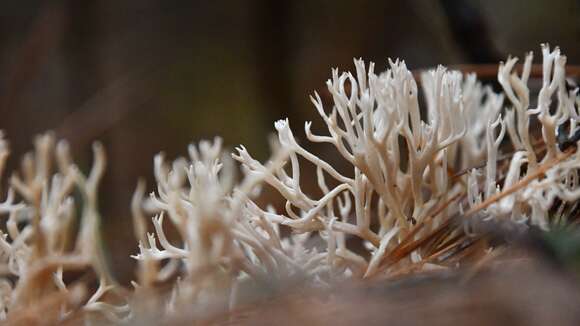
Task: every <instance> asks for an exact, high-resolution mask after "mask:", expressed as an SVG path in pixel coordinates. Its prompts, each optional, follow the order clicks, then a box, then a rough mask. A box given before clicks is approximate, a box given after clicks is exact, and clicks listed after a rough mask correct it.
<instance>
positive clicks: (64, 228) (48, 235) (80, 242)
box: [0, 134, 129, 323]
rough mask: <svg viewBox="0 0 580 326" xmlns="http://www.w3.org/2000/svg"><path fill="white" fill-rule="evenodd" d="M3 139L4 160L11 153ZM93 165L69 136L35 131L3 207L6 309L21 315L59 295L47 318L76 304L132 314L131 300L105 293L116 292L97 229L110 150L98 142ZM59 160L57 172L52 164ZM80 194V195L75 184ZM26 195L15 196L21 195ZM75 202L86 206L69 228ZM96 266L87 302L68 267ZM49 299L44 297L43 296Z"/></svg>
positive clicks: (115, 316)
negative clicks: (85, 165) (75, 159)
mask: <svg viewBox="0 0 580 326" xmlns="http://www.w3.org/2000/svg"><path fill="white" fill-rule="evenodd" d="M7 151H8V149H7V145H6V143H5V141H4V140H2V141H0V152H1V153H0V161H1V162H0V165H3V163H4V161H5V159H6V156H7V154H8V152H7ZM94 159H95V161H94V165H93V168H92V170H91V173H90V175H89V177H88V178H85V177H84V176H83V175H82V173H81V172H80V171H79V169H78V168H77V167H76V166H75V165H74V164H73V163H72V160H71V158H70V154H69V150H68V146H67V144H66V143H65V142H59V143H58V144H55V140H54V137H53V136H52V135H50V134H47V135H43V136H39V137H37V139H36V141H35V150H34V152H32V153H29V154H27V155H25V156H24V159H23V160H22V168H21V173H20V174H16V173H14V174H13V175H12V177H11V179H10V188H9V189H8V194H7V199H6V201H5V202H4V203H3V204H2V205H1V209H0V213H1V214H3V215H7V221H6V230H7V234H4V233H2V234H1V237H0V245H1V251H2V255H1V260H0V268H1V273H2V274H1V275H0V280H1V284H2V286H1V287H0V289H1V291H2V293H1V295H0V297H2V298H3V300H2V307H1V309H2V316H1V317H3V318H4V319H8V320H12V319H13V318H17V316H18V311H21V310H23V309H26V308H27V307H29V306H34V305H36V304H43V302H44V301H46V300H48V299H49V298H51V296H50V294H51V293H52V295H53V296H60V298H61V299H60V300H59V301H58V304H57V307H56V308H57V309H55V311H57V312H58V313H57V314H55V315H47V316H46V320H51V321H52V322H55V323H56V322H58V321H59V320H63V319H64V318H66V316H67V315H68V314H69V313H70V311H72V310H75V309H81V310H83V311H85V312H86V313H87V314H95V315H107V316H108V317H110V319H112V320H115V321H120V320H122V319H124V318H127V317H128V316H129V311H128V306H126V305H125V306H122V305H121V306H116V305H113V304H107V303H106V302H104V301H103V300H105V295H106V294H107V295H108V294H113V293H115V292H116V290H117V289H116V288H117V287H116V283H115V282H114V280H113V278H112V277H111V276H110V274H109V272H108V269H107V267H106V264H105V262H104V259H103V254H102V252H101V242H100V239H99V236H98V232H99V215H98V213H97V211H98V210H97V201H96V198H97V197H96V196H97V192H98V184H99V181H100V179H101V178H102V175H103V173H104V169H105V153H104V150H103V148H102V146H101V145H100V144H96V145H95V146H94ZM55 163H56V166H57V167H56V172H53V170H54V169H53V165H55ZM77 190H78V191H80V193H81V194H82V196H83V200H82V201H81V202H80V203H75V199H74V197H73V193H74V191H77ZM17 197H18V198H20V199H21V202H18V203H16V202H15V200H16V198H17ZM76 205H79V207H81V208H82V213H81V222H80V225H79V230H80V231H79V232H78V234H77V235H76V238H74V237H73V234H71V231H72V224H73V223H74V219H75V211H76V207H77V206H76ZM91 269H92V270H93V271H94V272H95V274H96V275H97V277H98V278H99V284H100V285H99V291H97V293H95V294H94V295H93V297H92V298H91V299H90V300H89V302H88V303H87V304H83V303H82V302H83V300H84V299H86V298H85V297H84V296H83V295H82V294H80V293H81V292H79V291H80V290H79V286H80V285H79V284H76V283H74V282H71V280H67V279H65V278H64V276H63V275H64V273H65V272H70V271H78V272H83V271H86V270H91ZM43 300H44V301H43Z"/></svg>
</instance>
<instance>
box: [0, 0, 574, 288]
mask: <svg viewBox="0 0 580 326" xmlns="http://www.w3.org/2000/svg"><path fill="white" fill-rule="evenodd" d="M516 3H517V2H516V1H512V2H507V3H506V1H500V0H491V1H490V0H487V1H483V0H478V1H476V0H470V1H459V0H442V1H432V0H412V1H341V0H333V1H271V0H248V1H191V0H190V1H183V0H182V1H178V0H139V1H114V0H82V1H79V0H53V1H46V0H42V1H41V0H19V1H14V0H12V1H10V0H5V1H2V5H1V6H0V8H1V9H0V129H3V130H4V131H5V133H6V135H7V138H8V139H9V141H10V143H11V148H12V156H11V159H10V161H9V165H10V166H9V168H10V167H12V168H13V167H16V166H17V164H18V158H19V157H20V156H21V155H22V154H23V153H24V152H26V151H28V150H30V148H31V143H32V139H33V137H34V135H36V134H39V133H42V132H44V131H47V130H53V131H54V132H55V133H56V134H57V136H58V137H60V138H66V139H68V140H69V142H70V143H71V145H72V148H73V151H74V155H75V159H76V161H77V162H78V163H79V165H80V166H81V167H82V168H83V169H85V170H86V169H88V168H89V167H90V162H91V159H92V158H91V146H90V144H91V143H92V141H94V140H100V141H102V142H103V143H104V145H105V147H106V149H107V153H108V158H109V167H108V170H107V174H106V177H105V180H104V182H103V185H102V187H101V198H100V200H101V212H102V215H103V220H104V221H103V223H104V226H103V228H104V230H103V233H104V235H105V239H106V243H107V246H108V247H109V248H115V250H113V251H111V252H112V253H111V257H110V259H111V260H112V261H113V263H114V264H113V265H114V268H115V272H116V273H117V275H119V277H120V278H121V280H123V281H125V282H126V281H127V280H129V279H130V278H132V277H133V275H132V268H133V266H132V265H130V264H128V263H127V261H128V259H127V256H128V255H129V254H133V253H135V252H136V250H137V248H136V242H134V241H130V240H129V239H132V238H133V232H132V231H131V222H130V221H131V219H130V212H129V203H130V198H131V196H132V193H133V190H134V189H135V185H136V182H137V179H138V178H139V177H145V178H146V179H147V181H148V184H149V188H148V191H152V190H153V184H152V179H153V178H152V162H153V155H155V154H156V153H158V152H159V151H164V152H166V153H167V155H168V157H169V158H174V157H176V156H178V155H185V154H186V145H187V144H188V143H190V142H192V141H197V140H199V139H202V138H208V137H213V136H215V135H220V136H222V137H223V138H224V140H225V143H226V145H227V146H228V147H229V148H232V147H233V146H235V145H237V144H244V145H246V146H247V147H248V149H249V151H250V152H251V153H253V154H254V155H255V156H256V158H258V159H261V160H264V159H266V158H267V157H268V151H269V148H268V142H267V136H268V135H269V134H270V133H271V131H272V130H273V122H274V121H275V120H277V119H280V118H285V117H288V118H290V121H291V124H292V126H293V129H294V130H295V134H296V135H297V136H298V137H299V138H304V137H303V131H302V130H303V129H302V127H303V123H304V121H307V120H314V125H313V126H314V127H313V129H315V130H316V129H320V128H321V125H320V121H318V120H317V117H316V111H315V110H314V108H313V107H312V105H311V104H310V101H309V99H308V95H310V94H312V93H313V91H314V90H319V91H324V89H325V85H324V82H325V81H326V79H327V78H329V76H330V69H331V67H339V68H341V69H351V68H352V66H353V65H352V59H353V57H362V58H364V59H365V60H372V61H374V62H376V63H377V68H378V70H383V69H384V68H385V67H386V62H387V58H389V57H391V58H397V57H400V58H403V59H405V60H406V62H407V64H408V66H409V67H410V68H411V69H422V68H427V67H431V66H434V65H436V64H446V65H454V64H461V63H470V64H471V63H475V64H481V63H497V62H498V61H499V60H503V59H505V58H506V57H507V56H508V55H509V54H512V55H515V56H519V57H523V55H524V54H525V52H526V51H529V50H534V51H535V52H536V54H537V55H536V62H538V58H539V56H540V55H539V49H540V48H539V45H540V43H543V42H548V43H550V44H551V45H559V46H560V47H561V48H562V50H563V52H564V53H565V54H566V55H567V56H568V62H569V64H578V63H580V46H579V45H578V44H579V41H580V1H578V0H552V1H541V0H529V1H526V2H525V6H522V5H517V4H516ZM492 77H493V76H492Z"/></svg>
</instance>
